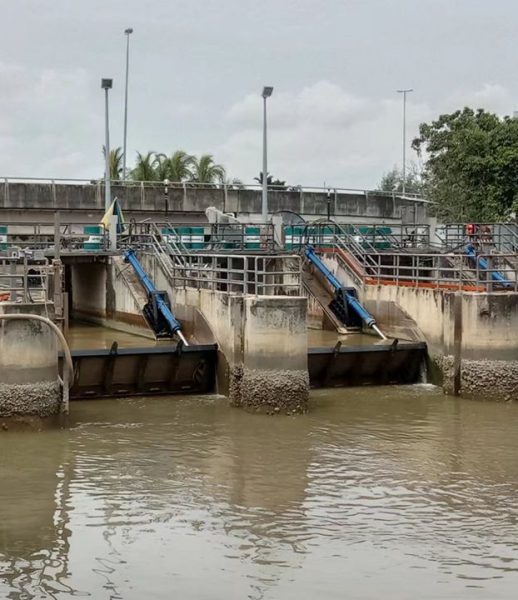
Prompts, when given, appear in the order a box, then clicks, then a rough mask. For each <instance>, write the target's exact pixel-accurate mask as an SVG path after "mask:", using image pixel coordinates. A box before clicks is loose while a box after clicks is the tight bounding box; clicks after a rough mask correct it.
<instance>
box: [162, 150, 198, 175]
mask: <svg viewBox="0 0 518 600" xmlns="http://www.w3.org/2000/svg"><path fill="white" fill-rule="evenodd" d="M193 164H194V156H191V155H190V154H187V152H185V151H184V150H177V151H176V152H174V153H173V154H171V156H170V157H169V175H168V178H169V180H170V181H173V182H178V183H179V182H181V181H186V180H188V179H191V178H192V176H193V175H192V168H193Z"/></svg>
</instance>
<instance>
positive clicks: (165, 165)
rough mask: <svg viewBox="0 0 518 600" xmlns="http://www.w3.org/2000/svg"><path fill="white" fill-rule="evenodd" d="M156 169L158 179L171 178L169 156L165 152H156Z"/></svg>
mask: <svg viewBox="0 0 518 600" xmlns="http://www.w3.org/2000/svg"><path fill="white" fill-rule="evenodd" d="M154 169H155V177H156V179H157V181H164V179H169V172H170V170H171V169H170V165H169V158H168V157H167V156H166V155H165V154H155V162H154Z"/></svg>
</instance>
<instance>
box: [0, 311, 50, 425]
mask: <svg viewBox="0 0 518 600" xmlns="http://www.w3.org/2000/svg"><path fill="white" fill-rule="evenodd" d="M0 310H1V312H2V313H3V314H22V313H32V314H38V315H41V316H47V311H48V313H49V316H50V317H51V316H52V307H51V306H47V307H45V305H38V304H30V305H24V304H7V303H6V304H2V305H1V307H0ZM61 400H62V394H61V387H60V385H59V383H58V353H57V343H56V335H55V333H54V332H53V331H52V330H51V329H50V328H49V327H48V326H47V325H45V324H44V323H41V322H36V321H30V320H27V321H2V322H1V323H0V417H17V416H37V417H46V416H50V415H54V414H57V413H58V412H59V410H60V407H61Z"/></svg>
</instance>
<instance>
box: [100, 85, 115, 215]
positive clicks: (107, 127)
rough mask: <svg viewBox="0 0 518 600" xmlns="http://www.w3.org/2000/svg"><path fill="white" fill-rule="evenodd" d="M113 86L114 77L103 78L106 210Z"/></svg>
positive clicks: (107, 206)
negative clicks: (110, 95)
mask: <svg viewBox="0 0 518 600" xmlns="http://www.w3.org/2000/svg"><path fill="white" fill-rule="evenodd" d="M112 86H113V79H101V88H102V89H103V90H104V158H105V167H104V210H105V211H107V210H108V209H109V208H110V204H111V202H112V201H111V189H110V187H111V186H110V184H111V181H110V179H111V172H110V171H111V169H110V120H109V109H108V90H111V88H112Z"/></svg>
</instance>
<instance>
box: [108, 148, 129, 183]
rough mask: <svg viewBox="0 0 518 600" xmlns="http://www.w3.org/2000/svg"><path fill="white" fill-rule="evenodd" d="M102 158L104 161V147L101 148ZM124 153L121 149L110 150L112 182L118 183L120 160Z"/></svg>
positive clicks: (120, 171) (120, 167)
mask: <svg viewBox="0 0 518 600" xmlns="http://www.w3.org/2000/svg"><path fill="white" fill-rule="evenodd" d="M103 157H104V159H105V160H106V147H105V146H103ZM123 158H124V153H123V152H122V148H120V147H118V148H113V150H110V179H111V180H112V181H118V180H119V179H120V178H121V176H122V160H123Z"/></svg>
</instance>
